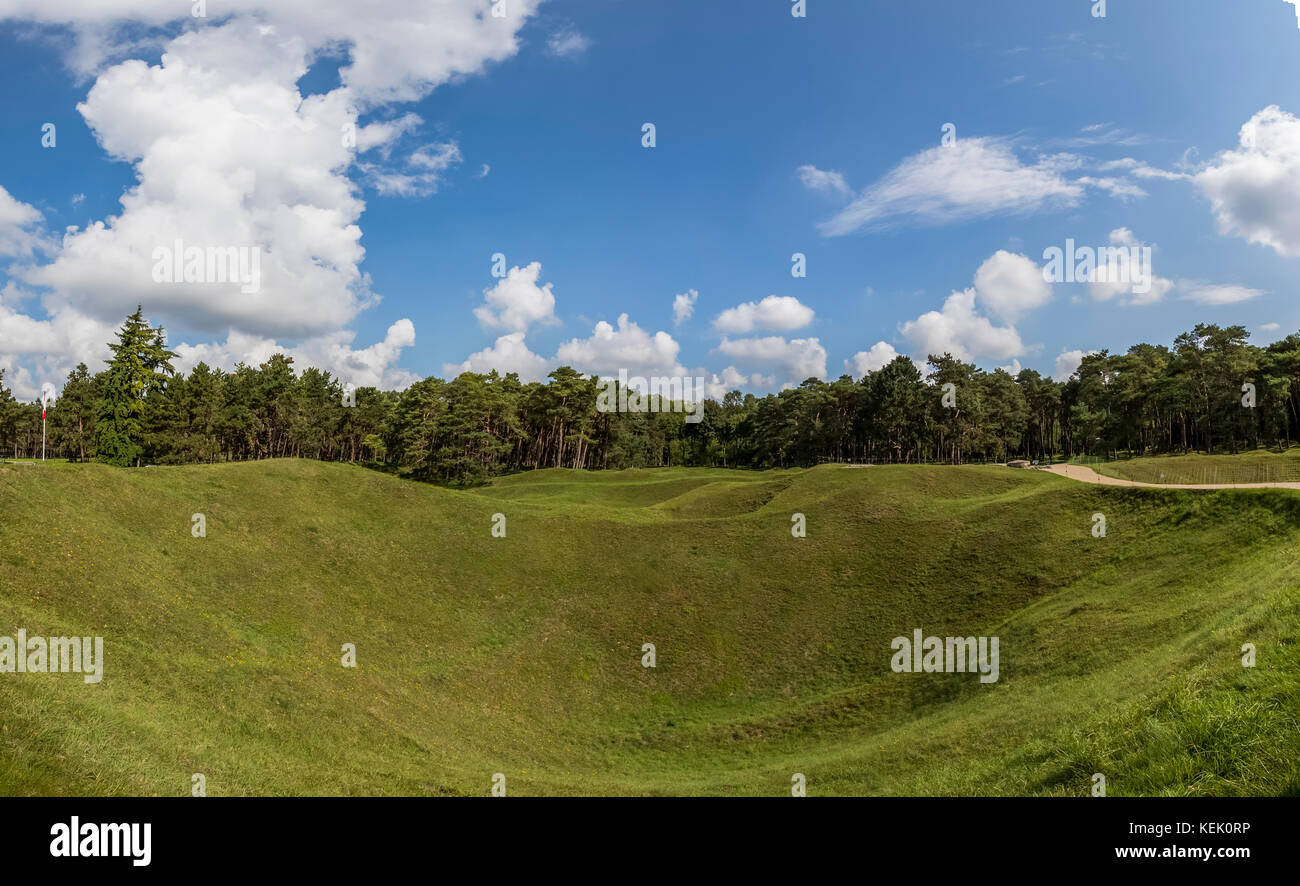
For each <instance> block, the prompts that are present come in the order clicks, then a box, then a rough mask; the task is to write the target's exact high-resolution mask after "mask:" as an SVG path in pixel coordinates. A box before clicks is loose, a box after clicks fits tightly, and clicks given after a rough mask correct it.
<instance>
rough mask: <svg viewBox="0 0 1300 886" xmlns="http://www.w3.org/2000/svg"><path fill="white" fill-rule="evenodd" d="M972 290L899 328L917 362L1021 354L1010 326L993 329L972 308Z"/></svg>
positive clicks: (955, 295)
mask: <svg viewBox="0 0 1300 886" xmlns="http://www.w3.org/2000/svg"><path fill="white" fill-rule="evenodd" d="M975 295H976V292H975V290H974V289H967V290H966V291H965V292H954V293H953V294H952V295H950V296H948V298H947V300H946V301H945V302H944V303H943V308H942V309H941V310H938V311H927V312H926V313H924V314H922V315H921V316H919V317H917V318H916V319H915V320H909V321H908V322H906V323H904V324H902V325H901V326H900V327H899V331H900V332H901V333H902V334H903V336H904V337H905V338H906V339H907V340H908V341H909V342H911V343H912V346H913V349H914V353H915V354H916V356H917V357H918V358H919V359H924V358H925V357H927V356H929V355H930V354H935V355H938V354H944V353H949V354H952V355H953V356H954V357H956V358H957V359H959V360H967V361H969V360H973V359H975V358H976V357H989V358H992V359H995V360H1008V359H1011V358H1012V357H1015V356H1017V355H1020V354H1023V353H1024V352H1025V345H1024V343H1023V342H1022V341H1021V340H1020V333H1018V332H1016V328H1015V327H1014V326H1005V327H1000V326H994V325H993V323H992V322H991V321H990V320H989V319H988V318H987V317H984V316H982V315H980V314H979V312H978V311H977V310H976V307H975Z"/></svg>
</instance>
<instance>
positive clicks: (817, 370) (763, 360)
mask: <svg viewBox="0 0 1300 886" xmlns="http://www.w3.org/2000/svg"><path fill="white" fill-rule="evenodd" d="M718 351H719V352H721V353H723V354H726V355H727V356H729V357H731V358H732V359H733V360H735V361H736V362H737V363H738V364H739V365H740V366H743V367H758V368H763V369H766V368H772V369H775V370H776V371H777V372H778V373H779V375H780V377H781V378H782V379H784V381H785V382H786V384H798V383H799V382H802V381H803V380H804V379H807V378H812V377H814V376H816V377H817V378H823V379H824V378H826V349H825V348H824V347H822V345H821V342H819V341H818V340H817V339H815V338H796V339H793V340H790V341H786V339H784V338H782V337H781V336H776V335H773V336H768V337H766V338H740V339H729V338H723V340H722V341H721V342H720V343H719V344H718Z"/></svg>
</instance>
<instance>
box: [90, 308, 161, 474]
mask: <svg viewBox="0 0 1300 886" xmlns="http://www.w3.org/2000/svg"><path fill="white" fill-rule="evenodd" d="M109 348H110V349H111V350H112V351H113V358H112V359H111V360H108V361H107V363H108V372H107V373H106V374H105V376H104V387H103V390H102V392H101V394H100V401H99V421H98V423H97V425H96V428H95V432H96V442H97V450H98V451H97V454H96V455H97V458H98V459H99V460H100V461H102V462H105V463H106V464H111V465H118V466H126V465H131V464H135V465H137V466H138V465H139V463H140V456H141V454H142V453H143V452H144V448H143V446H142V445H141V441H142V432H143V427H144V416H145V408H146V407H145V401H146V398H147V397H148V396H149V393H150V391H161V390H162V389H163V388H165V387H166V384H167V379H168V378H169V377H170V376H171V375H172V374H174V372H175V370H174V369H172V365H171V358H173V357H175V356H176V355H175V354H173V353H172V352H171V351H169V350H167V337H166V335H165V334H164V333H163V330H162V327H161V326H160V327H158V328H154V327H152V326H150V325H149V323H148V322H147V321H146V320H145V319H144V310H143V308H142V307H141V306H139V305H137V306H136V309H135V313H134V314H132V315H131V316H130V317H127V318H126V322H125V323H123V324H122V328H121V329H120V330H118V333H117V343H116V344H110V345H109Z"/></svg>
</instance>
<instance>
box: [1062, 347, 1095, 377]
mask: <svg viewBox="0 0 1300 886" xmlns="http://www.w3.org/2000/svg"><path fill="white" fill-rule="evenodd" d="M1095 353H1097V352H1096V351H1079V350H1074V351H1061V353H1060V354H1058V355H1057V357H1056V371H1055V372H1053V373H1052V378H1053V379H1054V380H1056V381H1059V382H1065V381H1069V380H1070V376H1072V375H1074V372H1075V370H1077V369H1078V368H1079V364H1080V363H1082V362H1083V358H1084V357H1086V356H1088V355H1089V354H1095Z"/></svg>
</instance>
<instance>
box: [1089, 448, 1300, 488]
mask: <svg viewBox="0 0 1300 886" xmlns="http://www.w3.org/2000/svg"><path fill="white" fill-rule="evenodd" d="M1091 467H1092V468H1093V469H1094V470H1096V471H1097V473H1099V474H1106V475H1108V476H1111V477H1118V478H1119V479H1121V480H1134V481H1136V482H1139V483H1172V484H1179V483H1182V484H1196V483H1206V484H1218V483H1297V482H1300V447H1298V448H1294V449H1291V450H1288V451H1287V452H1284V453H1283V452H1265V451H1259V452H1244V453H1241V454H1238V455H1164V456H1149V457H1144V458H1134V459H1127V460H1122V461H1112V462H1103V463H1100V464H1093V465H1091Z"/></svg>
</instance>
